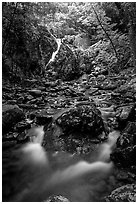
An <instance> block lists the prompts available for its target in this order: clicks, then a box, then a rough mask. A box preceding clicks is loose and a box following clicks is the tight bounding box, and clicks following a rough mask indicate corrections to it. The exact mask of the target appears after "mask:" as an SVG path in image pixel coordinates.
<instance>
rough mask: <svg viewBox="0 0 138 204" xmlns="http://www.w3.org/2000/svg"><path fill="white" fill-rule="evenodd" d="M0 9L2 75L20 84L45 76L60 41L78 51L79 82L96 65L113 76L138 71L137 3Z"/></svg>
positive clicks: (8, 6)
mask: <svg viewBox="0 0 138 204" xmlns="http://www.w3.org/2000/svg"><path fill="white" fill-rule="evenodd" d="M2 5H3V8H2V10H3V27H2V28H3V29H2V34H3V35H2V37H3V44H2V48H3V56H2V59H3V74H4V75H7V76H9V75H10V76H14V77H15V75H16V77H20V78H22V77H24V76H28V75H29V76H31V74H32V73H36V74H37V75H40V73H41V74H44V73H45V72H46V65H47V63H48V61H49V59H50V58H51V56H52V53H53V51H55V50H56V49H57V45H56V41H55V39H56V38H60V39H62V40H63V41H62V42H65V43H66V44H68V45H69V46H70V47H71V48H72V50H74V53H75V58H76V61H75V63H76V66H75V67H76V69H77V70H76V71H75V73H78V76H79V75H80V74H82V73H85V72H89V73H90V72H91V71H92V69H93V63H92V62H93V61H94V63H96V64H97V65H98V66H99V64H100V66H101V67H103V68H106V69H108V70H109V71H110V72H119V71H120V70H121V69H125V68H127V67H128V66H135V58H136V48H135V39H136V17H135V16H136V15H135V14H136V5H135V2H132V3H131V2H129V3H125V2H122V3H121V2H111V3H107V2H106V3H100V2H99V3H84V2H69V3H58V2H57V3H56V2H55V3H52V2H45V3H41V2H37V3H33V2H32V3H31V2H27V3H26V2H23V3H21V2H10V3H8V2H3V4H2ZM96 43H98V44H96ZM81 48H83V50H82V49H81ZM64 54H65V53H64ZM82 56H83V61H82ZM78 64H79V66H77V65H78ZM54 71H56V72H57V71H59V70H58V69H57V70H54ZM72 79H73V77H72Z"/></svg>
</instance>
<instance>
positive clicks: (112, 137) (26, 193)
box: [6, 126, 120, 202]
mask: <svg viewBox="0 0 138 204" xmlns="http://www.w3.org/2000/svg"><path fill="white" fill-rule="evenodd" d="M33 131H34V134H33V135H36V136H35V137H33V139H32V141H31V143H27V144H25V145H24V146H22V147H21V148H20V149H18V150H16V151H15V152H14V153H13V155H14V156H13V158H14V157H16V160H15V161H14V160H12V162H14V163H13V165H14V175H15V176H16V175H19V174H20V179H21V181H23V182H21V181H16V182H15V183H14V185H15V184H16V188H17V193H16V194H13V195H12V197H10V200H7V199H8V198H6V200H7V201H14V202H26V201H27V202H28V201H31V202H32V201H34V202H36V201H37V202H38V201H39V202H40V201H44V200H46V199H48V198H49V196H51V195H53V194H54V195H59V194H60V195H62V196H66V197H67V198H68V199H69V200H70V201H75V202H77V201H78V202H80V201H87V202H88V201H97V200H99V196H101V195H102V194H106V191H105V189H106V185H107V183H106V182H105V181H106V179H108V178H109V177H110V175H111V174H112V170H113V163H112V162H111V161H110V153H111V152H112V150H113V149H114V147H115V143H116V140H117V138H118V137H119V134H120V133H119V132H118V131H113V132H111V133H109V135H108V140H107V142H105V143H103V144H101V145H100V146H99V148H98V152H97V155H95V162H92V163H90V162H87V161H84V160H81V159H80V160H79V161H78V162H75V163H74V162H73V164H69V163H68V166H67V167H64V168H63V166H64V165H63V164H62V165H61V164H58V163H57V167H56V169H55V168H53V167H54V165H55V164H54V165H53V163H52V160H51V159H50V158H51V157H49V154H48V152H45V150H44V149H43V147H42V146H41V144H42V142H43V137H44V131H43V126H42V127H38V128H35V129H34V130H33ZM57 156H58V157H59V155H57ZM52 157H54V155H53V156H52ZM17 158H18V160H17ZM58 159H59V158H58ZM61 159H62V157H61ZM66 159H68V156H67V155H66ZM72 160H74V161H75V159H74V158H72ZM55 162H56V159H55V160H54V163H55ZM14 175H13V176H14ZM7 176H9V175H7ZM10 179H11V180H12V179H15V180H16V178H14V177H13V178H10ZM101 182H103V184H102V185H101ZM27 186H28V187H27Z"/></svg>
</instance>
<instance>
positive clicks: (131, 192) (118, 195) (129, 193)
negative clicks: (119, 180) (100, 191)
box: [105, 184, 136, 202]
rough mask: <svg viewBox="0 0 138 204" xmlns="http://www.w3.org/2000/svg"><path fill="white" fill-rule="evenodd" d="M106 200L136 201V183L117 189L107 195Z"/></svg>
mask: <svg viewBox="0 0 138 204" xmlns="http://www.w3.org/2000/svg"><path fill="white" fill-rule="evenodd" d="M105 201H106V202H136V185H135V184H128V185H125V186H121V187H120V188H117V189H115V190H114V191H112V193H111V194H110V195H109V196H108V197H106V199H105Z"/></svg>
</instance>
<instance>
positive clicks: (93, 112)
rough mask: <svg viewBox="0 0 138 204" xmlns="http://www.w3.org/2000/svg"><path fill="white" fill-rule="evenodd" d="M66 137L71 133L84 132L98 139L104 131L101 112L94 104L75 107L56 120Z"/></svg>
mask: <svg viewBox="0 0 138 204" xmlns="http://www.w3.org/2000/svg"><path fill="white" fill-rule="evenodd" d="M56 122H57V124H58V125H59V126H60V127H61V128H62V129H63V132H64V133H65V135H68V134H69V133H71V132H84V133H85V134H87V133H88V134H89V136H90V137H96V136H98V135H99V134H101V133H102V132H103V131H104V124H103V120H102V118H101V113H100V111H99V110H98V109H97V108H96V106H95V105H94V104H91V105H81V106H79V105H78V106H77V107H74V108H72V109H70V110H68V111H67V112H65V113H64V114H62V115H61V116H60V117H59V118H57V120H56Z"/></svg>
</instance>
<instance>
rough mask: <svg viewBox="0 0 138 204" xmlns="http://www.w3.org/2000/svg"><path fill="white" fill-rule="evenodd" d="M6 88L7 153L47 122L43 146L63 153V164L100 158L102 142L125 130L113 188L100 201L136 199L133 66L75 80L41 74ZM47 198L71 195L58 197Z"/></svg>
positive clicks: (4, 143)
mask: <svg viewBox="0 0 138 204" xmlns="http://www.w3.org/2000/svg"><path fill="white" fill-rule="evenodd" d="M2 91H3V94H2V95H3V98H2V103H3V109H2V128H3V133H2V148H3V157H5V155H7V154H10V152H11V150H12V148H14V147H16V146H22V145H23V144H24V143H27V142H29V141H30V140H31V138H32V137H33V136H34V135H33V131H32V127H34V126H43V128H44V131H45V135H44V140H43V143H42V145H43V147H44V148H45V150H46V151H47V152H50V155H54V154H56V155H57V156H56V160H57V163H58V165H59V164H60V163H61V165H62V164H63V163H64V165H65V163H69V164H70V163H72V160H73V162H74V161H77V160H78V158H81V159H85V160H87V161H94V156H92V155H94V154H95V152H96V151H97V149H98V147H99V145H101V144H102V143H103V142H105V141H106V140H107V137H108V134H109V133H110V132H112V131H113V130H119V131H120V137H119V138H118V139H117V142H116V147H115V149H114V150H113V152H112V153H111V155H110V159H111V160H112V161H113V162H114V170H113V174H112V176H111V177H110V179H109V181H108V182H109V186H110V188H109V189H108V190H107V193H106V194H104V195H103V196H102V197H101V198H99V201H108V202H112V201H113V202H118V201H119V202H120V201H122V202H125V201H128V202H133V201H135V196H136V195H135V191H136V190H135V181H136V80H135V73H134V72H133V70H132V69H131V68H129V69H127V70H125V71H122V72H121V73H120V74H119V75H117V74H114V75H108V76H105V75H103V74H98V75H97V76H94V75H91V74H90V75H88V74H84V75H83V76H82V77H80V78H79V79H78V80H74V81H70V82H65V81H64V82H63V81H61V80H56V79H55V80H52V78H51V79H50V80H49V78H37V79H26V80H24V81H22V83H20V84H11V83H8V81H7V80H4V79H3V86H2ZM70 155H72V156H71V157H70ZM69 158H70V159H69ZM74 158H75V159H74ZM51 160H52V157H51ZM65 161H66V162H65ZM103 188H104V187H103ZM10 193H11V192H9V191H7V192H6V194H5V195H4V196H10ZM47 201H50V202H52V201H54V202H62V201H63V202H64V201H70V198H68V197H66V198H64V197H63V195H60V196H58V195H56V196H53V197H50V198H49V200H47Z"/></svg>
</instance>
